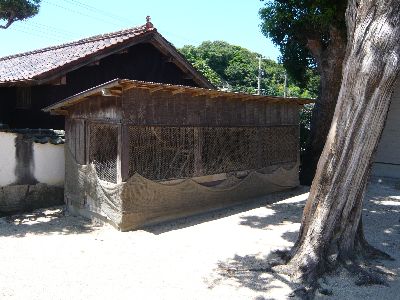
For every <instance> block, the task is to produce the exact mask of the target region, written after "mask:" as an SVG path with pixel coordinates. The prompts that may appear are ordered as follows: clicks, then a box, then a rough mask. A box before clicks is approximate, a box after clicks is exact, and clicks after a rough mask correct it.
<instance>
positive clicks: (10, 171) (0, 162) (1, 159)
mask: <svg viewBox="0 0 400 300" xmlns="http://www.w3.org/2000/svg"><path fill="white" fill-rule="evenodd" d="M16 137H17V134H15V133H8V132H0V187H2V186H7V185H12V184H13V183H14V182H16V181H17V179H18V178H17V176H16V173H15V168H16V165H17V162H16V147H15V139H16ZM33 160H34V161H33V175H34V178H35V179H36V181H38V182H39V183H45V184H47V185H50V186H59V187H62V186H63V185H64V173H65V171H64V170H65V162H64V145H63V144H61V145H53V144H50V143H47V144H39V143H33ZM22 184H23V183H22Z"/></svg>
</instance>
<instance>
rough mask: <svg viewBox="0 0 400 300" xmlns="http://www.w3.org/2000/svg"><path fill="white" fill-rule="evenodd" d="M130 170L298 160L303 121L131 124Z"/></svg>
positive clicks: (214, 170) (146, 172)
mask: <svg viewBox="0 0 400 300" xmlns="http://www.w3.org/2000/svg"><path fill="white" fill-rule="evenodd" d="M128 132H129V159H130V161H129V176H132V175H133V174H134V173H136V172H137V173H139V174H141V175H142V176H144V177H146V178H148V179H152V180H165V179H174V178H190V177H196V176H203V175H210V174H219V173H228V172H234V171H243V170H254V169H261V168H263V167H267V166H269V165H273V164H277V163H286V162H296V161H297V155H298V143H299V141H298V127H297V126H282V127H230V128H225V127H150V126H129V127H128Z"/></svg>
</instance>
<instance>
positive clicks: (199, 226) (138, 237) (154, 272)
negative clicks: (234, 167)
mask: <svg viewBox="0 0 400 300" xmlns="http://www.w3.org/2000/svg"><path fill="white" fill-rule="evenodd" d="M306 192H307V190H306V189H305V188H300V189H298V190H295V191H291V192H288V193H279V194H275V195H271V196H269V198H273V199H275V200H276V201H279V202H277V203H275V204H272V205H267V206H265V205H264V203H265V199H260V200H257V201H255V202H253V203H252V204H248V205H243V206H240V207H235V208H230V209H225V210H221V211H218V212H213V213H208V214H204V215H201V216H196V217H192V218H187V219H181V220H178V221H176V222H169V223H164V224H162V225H157V226H152V227H148V228H145V229H144V230H140V231H134V232H128V233H121V232H118V231H116V230H115V229H113V228H111V227H110V226H93V225H92V224H91V223H90V222H88V221H87V220H85V219H83V218H80V217H73V216H70V215H68V214H64V213H63V212H62V209H61V208H56V209H52V210H41V211H36V212H34V213H32V214H27V215H23V216H19V217H18V216H15V217H13V218H1V219H0V258H1V265H0V299H110V298H112V299H114V300H115V299H155V300H159V299H174V300H175V299H218V300H222V299H246V300H248V299H257V300H263V299H286V298H287V295H288V294H289V293H290V292H291V289H292V285H291V284H290V282H289V281H288V278H285V277H281V276H277V275H271V274H270V273H266V272H265V270H266V269H267V267H268V265H267V261H266V259H267V258H268V257H270V253H271V252H272V251H273V250H276V249H285V248H287V247H290V246H291V245H292V244H293V242H294V240H295V238H296V235H297V231H298V229H299V221H300V217H301V213H302V208H303V206H304V202H305V199H306V197H307V194H306ZM399 212H400V191H399V190H396V189H394V188H390V187H386V186H382V185H378V184H373V185H371V187H370V188H369V192H368V201H366V207H365V211H364V216H365V226H366V229H367V232H366V235H367V237H368V239H369V240H370V241H371V242H372V243H373V244H374V245H376V246H379V247H380V248H381V249H382V250H385V251H387V252H388V253H390V254H391V255H393V256H394V257H395V258H396V261H394V262H390V263H385V268H387V270H388V271H390V272H393V273H397V274H400V222H399V221H400V220H399V218H400V214H399ZM353 279H354V278H349V277H348V276H346V274H337V276H334V277H332V278H330V279H329V280H326V281H325V283H324V284H325V285H326V286H327V287H328V288H330V289H331V290H332V292H333V296H331V297H326V299H388V300H389V299H396V297H397V299H398V295H400V282H399V278H398V277H396V276H393V278H392V281H391V283H390V287H380V286H371V287H356V286H355V285H354V284H353V282H354V280H353ZM319 297H321V298H325V296H319Z"/></svg>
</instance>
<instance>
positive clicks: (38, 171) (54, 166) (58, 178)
mask: <svg viewBox="0 0 400 300" xmlns="http://www.w3.org/2000/svg"><path fill="white" fill-rule="evenodd" d="M64 157H65V156H64V145H53V144H50V143H47V144H38V143H34V144H33V158H34V166H35V167H34V172H33V175H34V177H35V178H36V180H37V181H39V182H41V183H47V184H48V185H56V186H64V176H65V158H64Z"/></svg>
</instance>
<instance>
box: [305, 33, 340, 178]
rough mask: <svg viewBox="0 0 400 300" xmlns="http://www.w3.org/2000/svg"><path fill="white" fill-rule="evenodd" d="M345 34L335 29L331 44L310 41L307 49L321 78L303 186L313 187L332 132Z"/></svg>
mask: <svg viewBox="0 0 400 300" xmlns="http://www.w3.org/2000/svg"><path fill="white" fill-rule="evenodd" d="M346 44H347V41H346V36H345V33H344V32H343V31H341V30H338V29H337V28H334V27H332V28H331V30H330V34H329V42H328V45H327V46H326V47H325V48H324V47H323V46H322V45H321V42H320V41H318V40H308V43H307V47H308V49H309V50H310V52H311V53H312V55H313V57H314V58H315V60H316V62H317V67H318V72H319V74H320V76H321V83H320V90H319V96H318V99H317V100H316V103H315V106H314V109H313V113H312V120H311V132H310V137H309V141H308V146H307V149H306V151H305V154H304V156H303V159H302V161H303V164H302V169H301V175H300V178H301V181H302V184H305V185H311V182H312V179H313V178H314V175H315V170H316V168H317V163H318V160H319V157H320V156H321V153H322V150H323V148H324V145H325V141H326V137H327V136H328V133H329V128H330V126H331V122H332V118H333V113H334V111H335V106H336V101H337V98H338V96H339V91H340V86H341V83H342V66H343V61H344V57H345V53H346Z"/></svg>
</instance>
